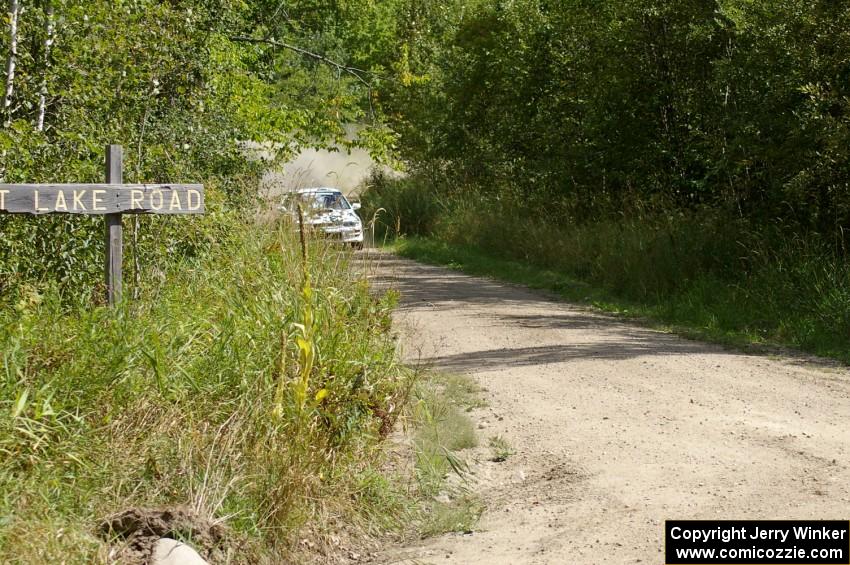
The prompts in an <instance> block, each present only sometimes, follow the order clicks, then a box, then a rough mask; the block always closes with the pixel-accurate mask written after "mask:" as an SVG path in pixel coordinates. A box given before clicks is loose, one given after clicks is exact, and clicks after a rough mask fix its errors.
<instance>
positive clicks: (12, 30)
mask: <svg viewBox="0 0 850 565" xmlns="http://www.w3.org/2000/svg"><path fill="white" fill-rule="evenodd" d="M20 11H21V7H20V3H19V2H18V0H9V54H8V55H7V57H6V90H5V92H4V94H3V113H4V115H5V118H6V123H7V124H8V123H9V122H10V121H11V119H12V110H11V107H12V96H13V95H14V93H15V65H16V64H17V58H18V16H19V15H20Z"/></svg>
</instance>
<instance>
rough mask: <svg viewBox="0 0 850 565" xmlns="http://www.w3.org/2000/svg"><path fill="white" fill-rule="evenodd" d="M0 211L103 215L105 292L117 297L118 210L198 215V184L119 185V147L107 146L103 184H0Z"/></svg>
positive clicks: (201, 209)
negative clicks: (104, 231)
mask: <svg viewBox="0 0 850 565" xmlns="http://www.w3.org/2000/svg"><path fill="white" fill-rule="evenodd" d="M0 213H7V214H32V215H41V214H85V215H100V216H104V217H105V219H106V233H105V239H106V242H105V243H106V260H105V263H104V271H105V274H106V294H107V300H108V302H109V304H110V305H115V304H117V303H118V302H120V301H121V294H122V280H121V263H122V261H123V244H122V239H123V226H122V223H121V215H122V214H203V213H204V187H203V185H200V184H124V183H123V149H122V147H121V146H120V145H109V146H107V148H106V183H105V184H0Z"/></svg>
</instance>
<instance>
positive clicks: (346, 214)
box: [305, 210, 360, 226]
mask: <svg viewBox="0 0 850 565" xmlns="http://www.w3.org/2000/svg"><path fill="white" fill-rule="evenodd" d="M305 221H306V223H308V224H310V225H313V226H320V225H326V224H341V223H343V222H360V217H359V216H358V215H357V214H356V213H355V212H354V210H333V211H331V212H317V213H315V214H312V215H310V216H309V217H307V218H305Z"/></svg>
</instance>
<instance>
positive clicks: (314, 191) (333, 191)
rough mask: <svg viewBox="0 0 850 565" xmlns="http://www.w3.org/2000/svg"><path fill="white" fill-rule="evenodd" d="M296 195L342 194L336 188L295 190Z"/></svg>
mask: <svg viewBox="0 0 850 565" xmlns="http://www.w3.org/2000/svg"><path fill="white" fill-rule="evenodd" d="M295 192H297V193H298V194H321V193H331V194H342V191H340V190H338V189H336V188H326V187H315V188H300V189H298V190H296V191H295Z"/></svg>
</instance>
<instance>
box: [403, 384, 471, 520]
mask: <svg viewBox="0 0 850 565" xmlns="http://www.w3.org/2000/svg"><path fill="white" fill-rule="evenodd" d="M413 400H414V402H413V403H412V404H411V415H412V418H411V421H412V424H413V430H412V431H413V434H412V436H413V455H414V458H415V463H414V474H415V476H416V493H417V495H416V497H417V499H418V500H419V501H420V502H419V510H418V520H419V523H418V524H417V526H416V533H417V534H418V535H419V536H421V537H430V536H435V535H439V534H444V533H448V532H460V533H465V532H471V531H473V530H474V528H475V525H476V523H477V522H478V519H479V518H480V516H481V514H482V512H483V511H484V506H483V503H482V502H481V500H480V499H479V498H478V496H477V495H476V494H475V493H474V492H472V489H471V488H468V487H467V481H468V479H469V474H470V468H469V465H468V461H467V455H466V453H464V452H465V450H468V449H471V448H474V447H476V446H477V445H478V435H477V433H476V430H475V426H474V424H473V423H472V420H471V419H470V418H469V416H468V415H467V413H468V412H470V411H472V410H474V409H475V408H480V407H481V406H483V400H482V399H481V396H480V389H479V388H478V386H477V384H476V383H475V381H474V380H473V379H472V377H468V376H465V375H456V374H445V373H426V374H425V375H424V376H423V378H422V379H421V380H420V381H419V383H418V384H417V386H416V387H415V389H414V398H413Z"/></svg>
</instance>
